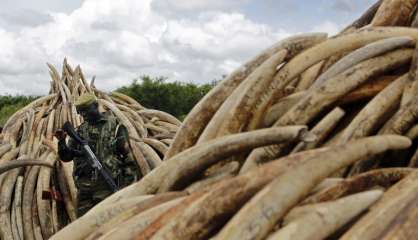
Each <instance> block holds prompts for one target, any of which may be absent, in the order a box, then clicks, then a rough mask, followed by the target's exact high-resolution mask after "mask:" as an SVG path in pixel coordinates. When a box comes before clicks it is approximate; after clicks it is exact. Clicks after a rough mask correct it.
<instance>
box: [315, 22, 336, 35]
mask: <svg viewBox="0 0 418 240" xmlns="http://www.w3.org/2000/svg"><path fill="white" fill-rule="evenodd" d="M340 30H341V27H340V26H338V25H337V24H335V23H334V22H331V21H325V22H323V23H321V24H319V25H317V26H315V27H314V28H312V31H313V32H326V33H328V34H329V35H330V36H332V35H335V34H337V33H338V32H339V31H340Z"/></svg>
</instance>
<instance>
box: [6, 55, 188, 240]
mask: <svg viewBox="0 0 418 240" xmlns="http://www.w3.org/2000/svg"><path fill="white" fill-rule="evenodd" d="M49 69H50V74H51V77H52V82H51V90H50V92H49V95H47V96H44V97H41V98H39V99H37V100H35V101H33V102H32V103H30V104H29V105H27V106H26V107H24V108H23V109H21V110H19V111H18V112H16V113H15V114H14V115H12V116H11V117H10V118H9V119H8V121H7V123H6V124H5V126H4V128H3V132H2V134H1V135H0V239H2V240H8V239H15V240H16V239H36V240H39V239H49V238H50V237H51V236H52V235H53V234H54V233H55V232H57V231H58V230H60V229H61V228H63V227H64V226H65V225H67V224H68V223H69V222H71V221H74V220H75V219H76V215H75V206H76V201H77V200H76V191H77V190H76V187H75V185H74V182H73V177H72V163H62V162H60V161H59V160H58V157H57V140H56V138H54V137H53V135H54V133H55V131H56V130H57V129H59V128H61V127H62V125H63V123H64V122H66V121H70V122H71V123H72V124H73V125H74V126H75V127H77V126H79V125H80V123H81V122H82V119H81V117H80V116H79V115H78V114H77V112H76V109H75V107H74V104H73V103H74V101H75V99H76V98H77V97H78V96H80V95H81V94H83V93H86V92H94V93H95V94H96V96H98V99H99V107H100V109H101V110H104V111H105V110H111V111H112V112H113V113H114V114H115V116H116V117H117V118H118V119H119V121H120V122H121V123H122V124H123V125H124V126H126V128H127V130H128V132H129V136H130V142H129V144H130V147H131V149H132V155H133V157H134V158H135V160H136V161H137V162H138V165H139V167H140V171H141V173H142V175H146V174H147V173H149V172H150V171H151V170H152V169H154V168H155V167H157V166H159V165H160V164H162V159H163V158H164V154H165V153H166V152H167V151H168V147H169V146H170V144H171V142H172V139H173V137H174V135H175V133H176V131H177V130H178V128H179V126H180V125H181V122H180V121H179V120H177V119H176V118H175V117H173V116H171V115H170V114H168V113H165V112H162V111H158V110H151V109H146V108H144V107H143V106H141V105H140V104H139V103H138V102H136V101H135V100H134V99H132V98H130V97H128V96H126V95H124V94H121V93H116V92H115V93H112V94H110V95H108V94H106V93H104V92H101V91H99V90H98V89H96V88H95V86H94V82H93V81H92V83H90V84H88V83H87V82H86V80H85V78H84V76H83V73H82V71H81V68H80V67H76V68H75V69H73V68H71V66H69V65H68V64H67V61H64V65H63V71H62V74H61V76H60V74H59V73H58V71H57V70H56V69H55V68H54V67H53V66H52V65H49ZM45 191H46V193H48V192H49V195H50V197H47V195H48V194H45ZM56 193H59V194H56ZM43 195H44V196H43Z"/></svg>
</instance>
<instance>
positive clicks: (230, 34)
mask: <svg viewBox="0 0 418 240" xmlns="http://www.w3.org/2000/svg"><path fill="white" fill-rule="evenodd" d="M374 2H375V1H371V0H363V1H360V0H352V1H350V0H317V1H308V0H304V1H297V0H294V1H291V0H276V1H274V0H259V1H255V0H235V1H232V0H230V1H225V0H195V1H190V0H140V1H139V0H118V1H114V0H84V1H82V0H71V1H67V0H65V1H64V0H37V1H26V0H0V3H1V9H0V94H37V95H43V94H46V93H47V91H48V90H49V75H48V70H47V67H46V64H45V63H46V62H50V63H52V64H54V65H56V66H57V67H60V66H61V65H60V64H61V62H62V60H63V58H64V57H67V58H68V60H69V62H70V63H71V64H73V65H78V64H80V65H81V67H82V69H83V70H84V72H85V75H86V76H88V77H92V76H93V75H95V76H96V79H97V80H96V86H98V87H99V88H100V89H102V90H112V89H115V88H117V87H120V86H122V85H125V84H129V83H130V82H131V81H132V79H133V78H136V77H138V76H140V75H143V74H148V75H152V76H161V75H163V76H167V77H168V78H169V80H171V81H174V80H180V81H186V82H195V83H204V82H209V81H211V80H213V79H219V77H220V76H222V75H224V74H228V73H229V72H231V71H232V70H234V69H235V68H237V67H238V66H239V65H240V64H241V63H243V62H244V61H246V60H247V59H249V58H250V57H251V56H253V55H255V54H256V53H257V52H259V51H261V50H262V49H263V48H266V47H268V46H269V45H271V44H273V43H275V42H277V41H279V40H280V39H282V38H284V37H287V36H290V35H294V34H297V33H302V32H313V31H321V32H328V33H329V34H330V35H332V34H335V33H336V32H338V31H339V30H340V29H342V28H343V27H344V26H346V25H348V24H349V23H351V22H352V21H354V20H355V19H356V18H357V17H359V16H360V15H361V14H362V13H363V12H364V11H365V10H366V9H367V8H368V7H369V6H371V5H372V4H373V3H374Z"/></svg>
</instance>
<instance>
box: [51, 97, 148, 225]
mask: <svg viewBox="0 0 418 240" xmlns="http://www.w3.org/2000/svg"><path fill="white" fill-rule="evenodd" d="M75 106H76V108H77V112H78V113H79V114H80V115H81V116H82V117H83V119H84V122H83V123H82V124H81V125H80V126H79V128H78V129H77V132H78V134H79V135H80V136H81V137H82V138H83V139H85V140H87V142H88V145H89V146H90V148H91V149H92V151H93V152H94V154H95V155H96V156H97V158H98V159H99V160H100V161H101V163H102V165H103V167H104V168H105V169H106V170H107V172H109V173H110V175H111V176H112V178H113V180H114V182H115V183H116V184H117V186H118V188H119V189H120V188H122V187H124V186H127V185H129V184H131V183H132V182H134V181H136V180H138V178H139V176H140V173H139V168H138V165H137V164H136V161H135V160H134V159H133V158H132V155H131V154H129V152H130V151H129V144H128V133H127V130H126V128H125V127H124V126H123V125H120V124H119V123H118V122H117V119H116V117H115V116H114V115H113V114H112V113H111V112H110V111H108V112H105V113H100V112H99V109H98V102H97V99H96V97H95V96H94V95H93V94H90V93H88V94H84V95H82V96H80V97H79V98H78V99H77V101H76V103H75ZM55 136H56V137H57V139H58V140H59V141H58V154H59V157H60V158H61V160H62V161H64V162H68V161H71V160H73V162H74V171H73V177H74V182H75V184H76V187H77V188H78V193H77V198H78V204H77V216H78V217H80V216H82V215H83V214H84V213H86V212H87V211H88V210H89V209H91V208H92V207H93V206H94V205H96V204H97V203H99V202H100V201H102V200H103V199H105V198H106V197H107V196H109V195H110V194H112V190H111V188H110V186H109V185H108V184H107V182H106V181H105V179H104V178H103V177H102V176H101V175H100V174H99V173H98V171H97V170H95V169H94V168H92V167H91V165H90V164H89V162H88V161H87V156H86V155H84V154H83V152H82V151H81V146H80V145H79V144H77V143H76V142H75V141H73V140H72V139H69V141H68V145H67V144H66V142H65V138H66V134H65V133H64V132H63V131H62V130H59V131H57V132H56V134H55Z"/></svg>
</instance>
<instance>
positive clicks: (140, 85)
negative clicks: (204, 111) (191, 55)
mask: <svg viewBox="0 0 418 240" xmlns="http://www.w3.org/2000/svg"><path fill="white" fill-rule="evenodd" d="M166 80H167V78H165V77H150V76H146V75H144V76H141V77H140V78H139V79H135V80H134V81H133V82H132V83H131V84H130V85H129V86H125V87H121V88H119V89H117V90H116V91H117V92H121V93H124V94H126V95H128V96H130V97H132V98H134V99H135V100H137V101H138V102H139V103H141V104H142V105H143V106H144V107H146V108H151V109H158V110H161V111H164V112H168V113H170V114H172V115H174V116H176V117H177V118H180V119H183V118H184V117H185V116H186V115H187V114H188V113H189V112H190V110H191V109H192V108H193V106H194V105H196V103H197V102H198V101H199V100H200V99H201V98H202V97H203V96H205V94H206V93H208V92H209V91H210V90H211V89H212V88H213V86H214V85H215V84H216V83H217V81H213V82H212V83H209V84H201V85H198V84H194V83H184V82H167V81H166Z"/></svg>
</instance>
